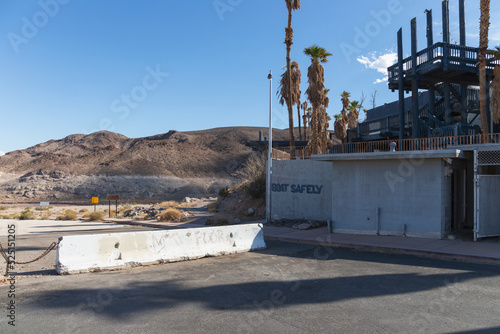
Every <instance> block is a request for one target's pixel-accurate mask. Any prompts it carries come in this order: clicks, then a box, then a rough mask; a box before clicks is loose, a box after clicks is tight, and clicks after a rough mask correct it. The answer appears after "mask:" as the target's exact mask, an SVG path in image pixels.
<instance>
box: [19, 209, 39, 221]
mask: <svg viewBox="0 0 500 334" xmlns="http://www.w3.org/2000/svg"><path fill="white" fill-rule="evenodd" d="M33 219H36V217H35V214H34V213H33V212H31V210H30V209H28V208H26V209H24V210H23V211H22V212H21V214H20V216H19V220H33Z"/></svg>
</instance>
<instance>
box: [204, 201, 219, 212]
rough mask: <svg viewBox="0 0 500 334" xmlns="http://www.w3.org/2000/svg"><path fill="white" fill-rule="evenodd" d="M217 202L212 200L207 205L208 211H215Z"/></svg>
mask: <svg viewBox="0 0 500 334" xmlns="http://www.w3.org/2000/svg"><path fill="white" fill-rule="evenodd" d="M218 206H219V205H218V203H217V202H212V203H210V204H208V205H207V209H208V212H217V207H218Z"/></svg>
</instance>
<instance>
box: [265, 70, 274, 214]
mask: <svg viewBox="0 0 500 334" xmlns="http://www.w3.org/2000/svg"><path fill="white" fill-rule="evenodd" d="M267 78H268V79H269V148H268V156H267V178H266V222H267V223H271V174H272V167H273V71H270V72H269V75H268V76H267Z"/></svg>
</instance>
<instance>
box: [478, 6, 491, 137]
mask: <svg viewBox="0 0 500 334" xmlns="http://www.w3.org/2000/svg"><path fill="white" fill-rule="evenodd" d="M489 28H490V0H481V21H480V27H479V55H478V58H479V107H480V113H481V127H482V128H483V134H488V133H489V132H490V131H489V128H488V114H487V113H488V105H487V101H488V81H487V78H486V51H487V49H488V32H489Z"/></svg>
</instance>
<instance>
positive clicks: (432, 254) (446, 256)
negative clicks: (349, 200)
mask: <svg viewBox="0 0 500 334" xmlns="http://www.w3.org/2000/svg"><path fill="white" fill-rule="evenodd" d="M264 240H275V241H283V242H292V243H299V244H307V245H316V246H324V247H334V248H335V247H338V248H349V249H356V250H361V251H368V252H377V253H386V254H402V255H412V256H418V257H425V258H432V259H439V260H451V261H462V262H471V263H481V264H491V265H500V260H499V259H496V258H491V257H485V256H475V255H463V254H451V253H445V252H436V251H426V250H411V249H404V248H395V247H381V246H369V245H359V244H350V243H341V242H328V241H316V240H307V239H298V238H289V237H276V236H265V235H264Z"/></svg>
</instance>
